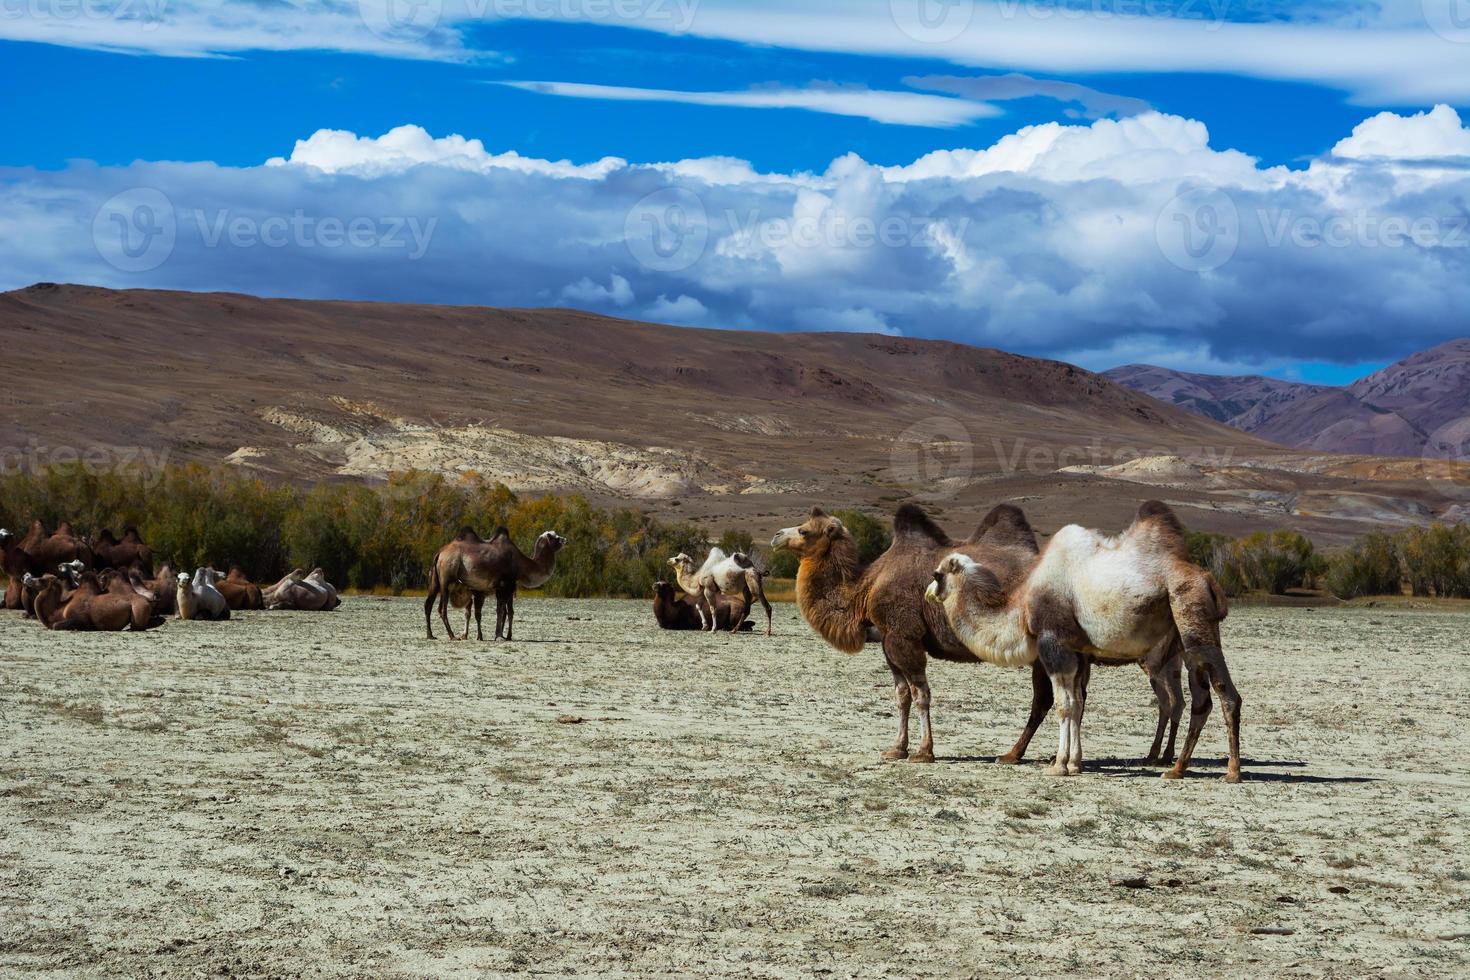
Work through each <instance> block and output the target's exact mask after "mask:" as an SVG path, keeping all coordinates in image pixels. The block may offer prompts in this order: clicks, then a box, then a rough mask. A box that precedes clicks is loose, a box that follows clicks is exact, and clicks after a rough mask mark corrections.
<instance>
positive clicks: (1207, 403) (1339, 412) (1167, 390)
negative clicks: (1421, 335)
mask: <svg viewBox="0 0 1470 980" xmlns="http://www.w3.org/2000/svg"><path fill="white" fill-rule="evenodd" d="M1106 375H1107V377H1109V378H1111V379H1113V380H1114V381H1116V382H1118V383H1119V384H1121V385H1124V386H1126V387H1129V388H1132V389H1133V390H1134V391H1138V392H1141V393H1143V394H1145V395H1148V396H1150V397H1152V398H1155V399H1157V400H1159V401H1161V402H1164V403H1165V404H1167V405H1174V406H1177V407H1179V408H1184V409H1188V410H1189V411H1191V412H1195V413H1196V414H1199V415H1203V416H1205V417H1206V418H1211V419H1214V420H1215V421H1217V422H1224V423H1225V424H1226V425H1229V426H1233V427H1234V428H1237V429H1240V430H1241V431H1243V432H1249V433H1251V434H1252V435H1257V436H1260V437H1261V438H1263V439H1269V440H1270V441H1272V442H1276V443H1280V444H1282V445H1284V446H1293V447H1295V448H1298V449H1312V450H1318V451H1322V452H1338V453H1363V454H1369V455H1374V456H1422V455H1424V454H1425V451H1426V446H1429V447H1431V448H1430V454H1431V455H1437V453H1436V452H1435V450H1434V449H1433V444H1434V443H1435V442H1436V441H1437V440H1436V438H1435V437H1436V433H1441V432H1443V431H1445V430H1446V427H1449V426H1453V425H1454V424H1455V423H1456V422H1459V421H1461V420H1464V419H1467V418H1470V338H1461V339H1459V340H1452V341H1450V342H1449V343H1446V344H1441V345H1440V346H1438V347H1435V348H1433V349H1431V350H1427V351H1422V352H1420V353H1418V354H1414V355H1412V356H1410V357H1406V358H1404V359H1403V360H1402V361H1399V362H1398V363H1397V364H1392V365H1390V366H1388V367H1386V368H1384V369H1383V370H1382V371H1379V372H1377V373H1375V374H1370V375H1369V376H1368V377H1366V378H1363V379H1362V380H1361V381H1357V382H1355V383H1353V384H1351V385H1348V386H1347V387H1344V388H1333V387H1327V386H1323V385H1309V384H1297V383H1294V382H1291V381H1278V380H1276V379H1274V378H1262V377H1257V376H1254V375H1246V376H1241V377H1221V376H1217V375H1209V374H1189V373H1186V372H1183V371H1172V370H1170V369H1168V368H1161V367H1154V366H1152V365H1147V364H1130V365H1128V366H1126V367H1120V368H1114V369H1113V370H1111V371H1108V372H1106ZM1457 431H1458V430H1457Z"/></svg>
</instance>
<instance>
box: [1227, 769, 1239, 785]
mask: <svg viewBox="0 0 1470 980" xmlns="http://www.w3.org/2000/svg"><path fill="white" fill-rule="evenodd" d="M1225 782H1227V783H1238V782H1240V772H1239V771H1234V772H1227V773H1226V774H1225Z"/></svg>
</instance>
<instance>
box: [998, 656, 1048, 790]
mask: <svg viewBox="0 0 1470 980" xmlns="http://www.w3.org/2000/svg"><path fill="white" fill-rule="evenodd" d="M1054 700H1055V696H1054V695H1053V694H1052V689H1051V678H1049V677H1047V676H1046V668H1044V667H1042V666H1041V661H1039V660H1038V661H1037V662H1036V663H1034V664H1032V665H1031V716H1030V717H1029V718H1027V719H1026V727H1025V728H1023V729H1021V737H1020V738H1018V739H1016V744H1015V745H1013V746H1011V750H1010V751H1009V752H1007V753H1006V754H1005V755H1003V756H1000V757H999V758H997V759H996V760H995V761H996V763H997V764H998V765H1002V766H1014V765H1015V764H1016V763H1018V762H1020V761H1021V760H1022V759H1024V758H1025V757H1026V749H1027V748H1028V747H1030V745H1031V739H1033V738H1035V737H1036V730H1037V729H1038V728H1040V727H1041V722H1042V720H1043V719H1045V718H1046V713H1047V712H1048V711H1050V710H1051V706H1052V702H1053V701H1054Z"/></svg>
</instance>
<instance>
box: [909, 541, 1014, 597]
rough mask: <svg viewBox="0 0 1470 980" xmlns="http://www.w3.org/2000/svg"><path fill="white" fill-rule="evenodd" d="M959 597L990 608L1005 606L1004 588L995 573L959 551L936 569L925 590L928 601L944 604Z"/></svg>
mask: <svg viewBox="0 0 1470 980" xmlns="http://www.w3.org/2000/svg"><path fill="white" fill-rule="evenodd" d="M959 595H964V596H966V597H967V598H969V599H971V600H973V601H976V602H979V603H980V605H981V606H983V607H985V608H987V609H997V608H999V607H1001V606H1004V605H1005V604H1006V594H1005V589H1003V588H1002V587H1001V584H1000V579H999V578H997V577H996V575H995V573H994V572H992V571H991V570H990V569H988V568H986V567H985V566H984V565H982V564H980V563H979V562H977V561H974V560H973V559H971V558H968V557H966V556H965V555H962V554H959V553H958V552H956V553H955V554H952V555H950V556H949V557H948V558H946V559H944V561H942V562H940V563H939V567H938V568H936V569H934V581H933V582H931V583H929V588H928V589H926V590H924V598H925V599H926V600H928V601H929V602H937V603H944V602H948V601H949V599H950V598H951V597H952V596H959Z"/></svg>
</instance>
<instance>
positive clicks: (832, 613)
mask: <svg viewBox="0 0 1470 980" xmlns="http://www.w3.org/2000/svg"><path fill="white" fill-rule="evenodd" d="M771 547H772V548H774V549H781V548H784V549H786V550H787V551H791V552H793V553H794V554H795V555H797V557H799V558H800V559H801V564H800V566H799V567H798V570H797V573H796V598H797V602H798V604H799V605H800V607H801V612H802V615H803V616H804V617H806V620H807V622H808V623H810V624H811V626H812V628H813V629H815V630H816V631H817V632H818V633H820V634H821V635H822V637H823V638H824V639H825V640H826V641H827V642H828V643H830V644H832V646H834V647H836V648H837V649H839V650H841V651H843V652H844V653H857V652H858V651H860V650H862V649H863V645H864V643H865V642H866V641H867V638H868V631H869V627H870V626H876V627H877V628H878V631H879V632H880V633H881V634H882V636H883V656H884V658H885V659H886V660H887V661H888V669H889V671H890V672H891V673H892V675H893V692H894V695H893V696H894V702H895V703H896V705H897V707H898V735H897V738H896V739H895V740H894V743H893V747H892V748H891V749H889V750H888V751H886V752H884V753H883V758H885V759H904V758H908V759H910V761H913V762H933V761H934V733H933V729H932V727H931V725H930V719H929V712H930V707H931V696H930V691H929V677H928V673H927V665H928V657H929V656H933V657H936V658H938V659H941V660H955V661H960V662H964V663H975V662H976V660H977V658H976V657H975V655H974V654H973V653H971V652H970V650H969V649H968V648H967V647H966V646H965V645H964V643H962V642H961V641H960V638H959V637H958V636H957V635H955V632H954V630H953V629H952V628H951V627H950V625H949V621H948V620H947V619H946V618H945V616H944V610H943V609H941V608H939V607H938V606H934V605H931V604H930V603H926V602H925V601H924V588H925V587H926V586H927V585H928V584H929V582H930V581H931V580H932V578H933V576H934V567H935V565H937V564H938V563H939V562H940V561H941V560H942V559H943V558H944V557H945V555H947V554H949V553H950V552H952V551H955V550H956V549H958V550H959V551H960V552H961V553H963V554H965V555H968V556H970V557H972V558H974V559H976V560H979V561H984V562H985V563H986V565H987V566H989V567H993V568H995V569H997V574H998V575H1000V576H1001V577H1002V581H1004V582H1006V583H1008V584H1010V585H1015V584H1018V583H1019V582H1020V581H1021V579H1022V577H1023V576H1024V575H1025V573H1026V571H1027V570H1029V569H1030V568H1031V566H1032V565H1033V564H1034V563H1035V560H1036V553H1037V548H1036V535H1035V533H1034V532H1033V531H1032V530H1031V525H1030V524H1028V523H1027V522H1026V516H1025V515H1024V514H1022V513H1021V511H1020V510H1018V509H1017V508H1015V507H1011V506H1008V505H1002V506H1000V507H997V508H995V510H993V511H991V513H990V515H989V516H988V517H986V518H985V520H984V522H982V523H981V525H980V527H979V528H978V529H976V531H975V533H974V535H972V536H971V537H970V539H969V540H967V541H963V542H955V541H953V540H951V539H950V537H949V535H947V534H945V533H944V531H943V530H942V529H941V528H940V527H939V526H938V525H936V524H935V523H934V522H933V521H931V520H930V519H929V517H928V515H927V514H925V513H924V511H923V509H922V508H919V507H916V506H914V505H913V504H905V505H904V506H902V507H900V508H899V509H898V513H897V515H896V516H895V517H894V521H893V544H892V545H891V546H890V547H889V549H888V550H887V551H886V552H884V553H883V554H882V555H880V556H879V557H878V559H877V560H876V561H874V562H873V563H872V564H871V565H869V566H868V567H867V568H866V569H864V568H862V567H861V566H860V564H859V561H858V548H857V542H856V541H854V540H853V537H852V534H851V533H849V532H848V530H847V528H845V527H843V525H842V522H841V521H839V520H837V519H836V518H835V517H829V516H828V515H827V514H826V513H824V512H823V511H822V509H821V508H819V507H817V508H813V509H812V512H811V517H810V518H809V519H808V520H807V522H806V523H805V524H802V525H800V526H799V527H792V528H787V529H785V530H783V531H780V532H779V533H777V535H776V536H775V538H774V539H773V540H772V541H771ZM911 708H917V709H918V712H919V725H920V729H921V741H920V744H919V750H918V752H916V753H914V754H913V755H912V756H910V754H909V712H910V709H911ZM1045 710H1046V709H1045V708H1042V709H1041V710H1040V712H1039V714H1040V715H1044V714H1045ZM1032 715H1033V717H1036V716H1038V712H1037V710H1036V707H1035V705H1034V704H1033V706H1032ZM1038 724H1039V721H1038ZM1029 739H1030V737H1029V735H1027V734H1025V733H1023V735H1022V740H1021V741H1019V742H1017V744H1016V748H1014V749H1012V750H1011V754H1010V755H1009V756H1002V757H1001V760H1000V761H1014V760H1015V759H1018V758H1019V757H1020V755H1021V753H1023V752H1024V751H1025V742H1027V741H1029Z"/></svg>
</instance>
